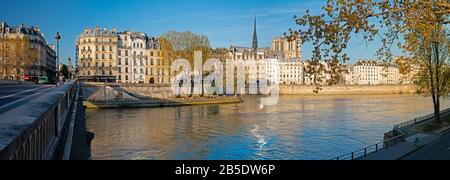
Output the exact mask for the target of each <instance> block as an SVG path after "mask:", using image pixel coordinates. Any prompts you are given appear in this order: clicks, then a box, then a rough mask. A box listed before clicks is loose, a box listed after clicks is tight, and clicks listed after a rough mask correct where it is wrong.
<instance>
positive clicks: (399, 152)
mask: <svg viewBox="0 0 450 180" xmlns="http://www.w3.org/2000/svg"><path fill="white" fill-rule="evenodd" d="M416 138H418V140H419V141H418V144H417V145H416ZM437 138H439V136H438V135H430V134H417V135H414V136H411V137H408V138H406V139H405V141H403V142H400V143H397V144H395V145H393V146H391V147H389V148H386V149H382V150H380V151H378V152H375V153H371V154H369V155H367V156H366V157H363V158H360V159H358V160H398V159H400V158H402V157H404V156H405V155H408V154H409V153H411V152H414V151H415V150H416V149H418V148H420V147H423V146H424V145H426V144H429V143H431V142H433V141H434V140H436V139H437Z"/></svg>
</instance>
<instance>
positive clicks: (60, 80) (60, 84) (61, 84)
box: [59, 74, 64, 87]
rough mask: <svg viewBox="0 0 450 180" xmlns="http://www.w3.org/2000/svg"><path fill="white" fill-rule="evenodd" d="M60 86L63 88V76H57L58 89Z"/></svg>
mask: <svg viewBox="0 0 450 180" xmlns="http://www.w3.org/2000/svg"><path fill="white" fill-rule="evenodd" d="M60 86H64V75H62V74H60V75H59V87H60Z"/></svg>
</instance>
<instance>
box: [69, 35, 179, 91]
mask: <svg viewBox="0 0 450 180" xmlns="http://www.w3.org/2000/svg"><path fill="white" fill-rule="evenodd" d="M97 39H101V43H96V42H97ZM77 56H78V57H77V59H79V61H78V62H79V71H80V72H79V76H80V79H82V80H85V81H94V82H115V83H130V84H143V83H146V84H170V83H171V80H172V78H171V71H170V67H169V66H170V63H169V62H167V60H163V59H162V58H161V50H160V48H159V46H158V39H157V38H155V37H149V36H148V35H147V34H145V33H142V32H134V31H124V32H117V31H116V30H115V29H113V30H112V31H108V30H106V29H105V30H101V29H100V28H96V29H94V30H92V29H86V30H85V31H84V32H83V33H82V34H81V35H80V37H79V39H78V41H77ZM103 58H106V59H103ZM97 69H99V70H98V71H97Z"/></svg>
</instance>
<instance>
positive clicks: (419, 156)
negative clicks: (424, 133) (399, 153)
mask: <svg viewBox="0 0 450 180" xmlns="http://www.w3.org/2000/svg"><path fill="white" fill-rule="evenodd" d="M402 160H450V132H448V133H446V134H444V135H443V136H441V137H440V138H439V139H437V140H435V141H433V142H432V143H430V144H428V145H426V146H425V147H423V148H421V149H419V150H417V151H415V152H414V153H412V154H410V155H408V156H406V157H404V158H402Z"/></svg>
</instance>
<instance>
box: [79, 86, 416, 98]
mask: <svg viewBox="0 0 450 180" xmlns="http://www.w3.org/2000/svg"><path fill="white" fill-rule="evenodd" d="M321 88H322V90H321V91H319V93H315V92H314V90H315V89H316V86H298V85H292V86H291V85H280V94H281V95H379V94H415V93H416V89H415V87H414V86H413V85H395V86H388V85H375V86H368V85H365V86H363V85H361V86H358V85H347V86H324V87H321ZM83 89H84V90H85V92H86V93H87V94H88V99H90V100H109V99H111V98H112V99H114V98H115V99H125V100H138V99H152V98H156V99H173V98H175V94H174V93H173V91H172V88H171V87H170V86H158V85H148V84H103V83H84V84H83Z"/></svg>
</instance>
